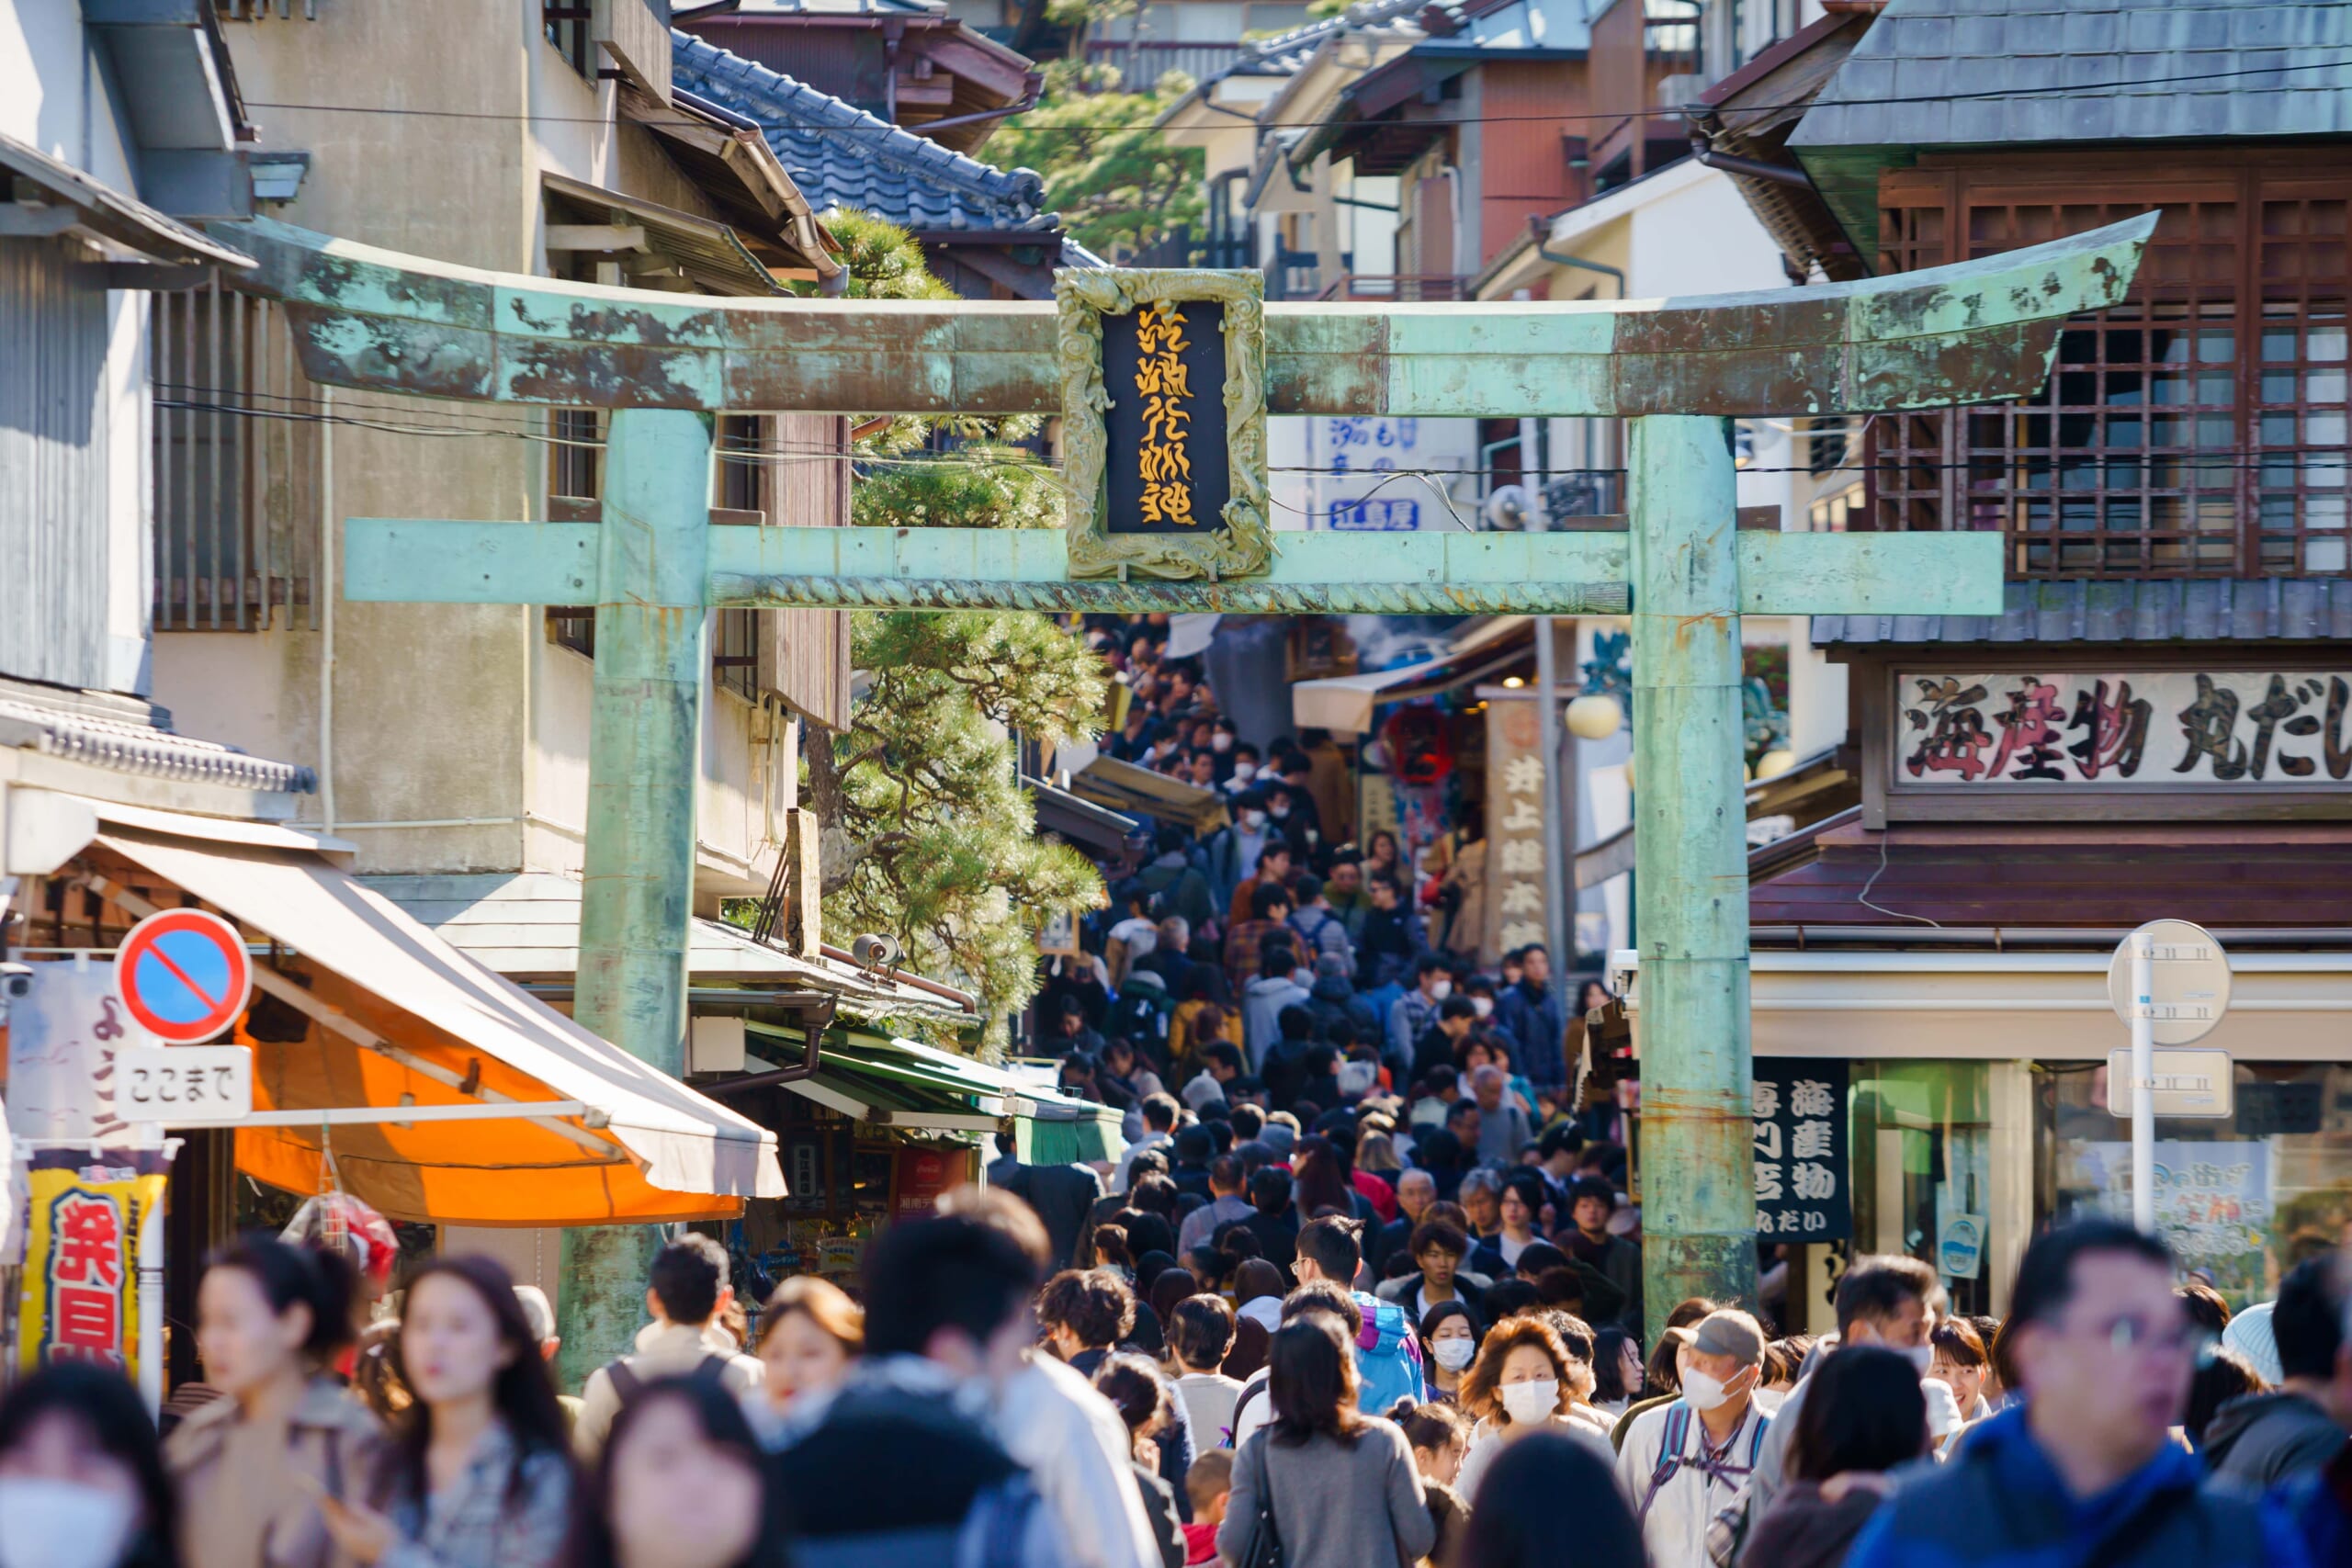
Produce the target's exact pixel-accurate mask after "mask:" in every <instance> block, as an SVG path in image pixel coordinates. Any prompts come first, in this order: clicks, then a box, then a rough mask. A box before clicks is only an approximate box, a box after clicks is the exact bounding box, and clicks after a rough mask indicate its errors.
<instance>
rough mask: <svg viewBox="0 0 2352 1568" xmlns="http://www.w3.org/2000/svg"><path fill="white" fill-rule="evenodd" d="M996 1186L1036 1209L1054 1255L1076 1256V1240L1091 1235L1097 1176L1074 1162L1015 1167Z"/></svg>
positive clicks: (1098, 1190)
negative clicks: (1090, 1221) (1091, 1216)
mask: <svg viewBox="0 0 2352 1568" xmlns="http://www.w3.org/2000/svg"><path fill="white" fill-rule="evenodd" d="M997 1185H999V1186H1000V1187H1002V1188H1003V1189H1004V1190H1006V1191H1008V1192H1010V1193H1012V1195H1013V1196H1014V1197H1016V1198H1019V1199H1021V1200H1022V1201H1023V1202H1026V1203H1027V1204H1028V1205H1029V1206H1030V1207H1031V1208H1033V1209H1035V1210H1036V1211H1037V1217H1038V1218H1039V1219H1040V1220H1043V1221H1044V1222H1045V1224H1046V1239H1047V1240H1048V1241H1050V1242H1051V1243H1052V1244H1053V1248H1054V1256H1055V1257H1056V1258H1060V1259H1065V1260H1072V1259H1075V1258H1077V1257H1078V1244H1079V1241H1080V1238H1082V1237H1083V1236H1086V1235H1091V1234H1092V1227H1091V1226H1090V1225H1089V1224H1087V1220H1088V1218H1089V1217H1090V1213H1091V1210H1092V1209H1093V1207H1094V1201H1095V1200H1096V1199H1097V1198H1099V1197H1100V1196H1101V1195H1102V1192H1103V1183H1102V1180H1101V1179H1100V1178H1098V1177H1097V1176H1096V1175H1095V1174H1094V1173H1093V1172H1092V1171H1091V1170H1080V1168H1078V1167H1076V1166H1074V1165H1024V1166H1018V1167H1016V1168H1014V1170H1013V1173H1012V1179H1010V1180H1006V1181H1001V1182H999V1183H998V1184H997ZM1087 1261H1088V1262H1090V1263H1091V1262H1092V1261H1093V1259H1092V1258H1089V1259H1087Z"/></svg>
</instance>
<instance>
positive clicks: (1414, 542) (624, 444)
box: [235, 214, 2155, 1368]
mask: <svg viewBox="0 0 2352 1568" xmlns="http://www.w3.org/2000/svg"><path fill="white" fill-rule="evenodd" d="M2154 222H2155V219H2154V215H2153V214H2151V215H2148V216H2145V217H2143V218H2139V219H2134V220H2131V221H2128V222H2125V223H2120V224H2116V225H2113V226H2111V227H2109V228H2106V229H2101V230H2098V231H2093V232H2091V233H2087V234H2084V235H2081V236H2078V237H2076V238H2074V239H2071V240H2065V241H2061V242H2058V243H2053V244H2048V245H2041V246H2036V247H2034V248H2032V249H2030V250H2022V251H2014V252H2010V253H2007V254H2002V255H1996V256H1990V257H1986V258H1985V259H1983V260H1980V261H1975V262H1970V263H1966V264H1963V265H1958V266H1951V267H1943V268H1938V269H1934V270H1931V271H1926V272H1917V273H1909V274H1905V275H1901V276H1894V277H1889V278H1876V279H1870V280H1867V281H1864V282H1860V283H1853V284H1839V285H1832V286H1827V287H1824V288H1803V289H1784V290H1773V291H1770V292H1765V293H1756V294H1741V295H1725V296H1718V297H1709V298H1694V299H1667V300H1651V301H1641V300H1633V301H1608V302H1600V303H1591V304H1586V303H1575V304H1555V303H1549V302H1534V303H1519V302H1514V303H1509V304H1469V305H1453V304H1422V305H1415V304H1401V303H1400V304H1382V305H1339V304H1280V303H1277V304H1270V305H1267V306H1266V307H1265V335H1266V364H1265V372H1264V385H1265V407H1266V409H1267V410H1268V412H1272V413H1277V414H1285V413H1316V414H1391V415H1419V416H1423V417H1473V416H1476V417H1486V416H1496V417H1528V416H1545V415H1560V416H1580V415H1589V416H1601V417H1621V418H1625V419H1628V420H1629V421H1631V430H1632V440H1631V442H1630V469H1631V471H1630V474H1629V486H1628V493H1629V496H1630V502H1631V513H1630V516H1629V517H1628V519H1627V526H1626V527H1624V528H1623V530H1621V531H1614V532H1606V531H1579V532H1574V533H1553V534H1540V535H1483V534H1482V535H1467V534H1456V535H1434V536H1383V537H1381V538H1379V539H1378V540H1376V541H1367V540H1365V539H1363V537H1361V536H1333V535H1329V534H1283V535H1281V536H1277V538H1276V540H1275V545H1274V552H1273V558H1272V561H1271V563H1270V565H1269V567H1268V570H1266V571H1265V572H1264V573H1262V574H1261V575H1259V576H1256V577H1250V578H1241V579H1228V580H1226V581H1217V582H1174V581H1149V580H1145V579H1142V578H1136V579H1135V580H1133V581H1116V580H1112V579H1099V578H1073V577H1072V576H1071V575H1070V574H1069V546H1068V541H1067V538H1066V536H1064V535H1063V534H1061V533H1059V532H1023V533H1012V532H1002V531H993V530H966V529H952V528H941V529H918V530H880V529H832V528H760V529H747V528H717V529H714V528H711V527H709V526H708V507H709V489H710V481H711V470H712V466H711V415H712V413H713V412H725V411H735V412H800V411H808V412H865V413H919V414H936V413H955V412H965V413H994V414H1003V413H1050V412H1056V409H1057V399H1058V397H1059V395H1060V389H1061V385H1062V378H1061V372H1060V369H1059V367H1057V362H1056V313H1055V308H1054V307H1053V306H1052V305H1049V304H1044V303H1028V302H1013V303H989V302H972V301H958V302H955V303H953V304H933V303H929V302H914V301H853V300H823V299H791V300H768V299H726V300H719V299H695V300H682V299H680V298H679V297H678V296H676V295H674V294H657V293H648V292H639V291H634V290H628V289H618V288H598V287H595V286H593V285H585V284H573V283H566V282H561V281H558V280H555V279H549V278H543V277H533V276H517V275H510V274H498V273H487V272H478V271H473V270H470V269H468V268H462V267H455V266H447V265H441V264H438V263H435V262H429V261H424V260H422V259H420V258H416V257H412V256H404V255H400V254H393V253H389V252H383V251H377V250H371V249H368V248H367V247H363V246H356V245H350V244H346V243H341V242H337V241H333V240H329V239H326V238H323V237H322V236H319V235H315V234H311V233H308V232H306V231H300V230H295V229H290V228H288V227H285V226H284V225H280V224H276V223H272V222H266V221H257V222H254V223H251V224H241V225H237V226H235V231H236V234H237V236H238V243H239V245H240V247H241V248H242V249H244V250H246V251H248V252H249V253H250V254H254V256H256V257H257V258H259V261H260V264H261V265H260V266H259V267H258V268H257V269H256V272H255V274H254V275H253V276H250V277H248V278H246V279H244V280H243V287H247V288H253V289H254V290H256V291H258V292H260V293H263V294H266V295H269V296H272V297H274V298H277V299H280V300H282V301H284V303H285V305H286V308H287V311H288V316H289V318H290V319H291V321H292V322H293V325H294V329H295V336H296V341H297V344H298V346H299V348H300V353H301V355H302V362H303V368H304V370H305V372H306V373H307V374H308V375H309V376H310V377H311V379H313V380H316V381H320V382H328V383H333V384H335V385H338V386H350V387H366V388H374V389H383V390H388V391H400V392H408V393H424V394H429V395H434V396H441V397H449V398H462V399H474V400H494V401H508V402H526V403H545V404H549V405H554V406H560V407H588V408H600V409H608V410H612V411H614V412H613V417H612V420H611V425H610V432H609V434H608V437H607V444H606V479H605V495H604V509H603V521H602V522H601V523H599V524H594V525H557V524H544V523H529V522H522V521H517V522H512V523H480V522H432V521H425V522H399V521H390V520H378V519H352V520H351V521H350V522H349V524H348V525H347V530H346V541H345V561H346V570H345V594H346V596H347V597H349V598H352V599H364V600H387V601H433V602H460V603H476V604H590V603H593V604H595V605H596V606H597V609H596V662H595V697H594V718H593V731H592V737H591V761H590V805H589V814H588V822H587V871H586V876H587V881H586V888H585V895H584V899H583V908H582V923H581V953H580V981H579V989H578V993H577V998H578V999H577V1014H578V1017H579V1018H580V1020H581V1021H582V1022H583V1023H585V1024H586V1025H587V1026H588V1027H590V1028H592V1029H594V1030H595V1031H596V1032H598V1033H600V1034H603V1035H604V1036H605V1037H606V1038H608V1039H611V1040H613V1041H615V1042H616V1043H619V1044H621V1045H622V1046H624V1047H625V1048H626V1049H628V1050H629V1051H631V1052H632V1053H634V1054H635V1055H639V1056H640V1057H642V1058H644V1059H646V1060H648V1061H650V1062H652V1063H654V1064H656V1065H657V1066H661V1067H662V1068H663V1069H664V1070H666V1071H669V1072H673V1073H674V1072H676V1071H678V1070H679V1068H680V1067H681V1066H682V1065H683V1040H684V1034H685V1021H686V1010H685V987H686V936H687V931H688V929H689V899H690V893H691V886H692V880H693V867H694V859H695V855H694V845H695V837H694V795H695V772H696V767H697V761H696V758H697V734H698V728H699V722H700V703H701V688H702V682H703V680H704V677H705V672H706V671H707V664H708V660H707V649H706V644H705V631H704V626H705V623H706V620H707V617H706V616H705V615H701V614H699V613H695V614H681V612H686V611H691V612H700V611H702V610H704V609H707V608H708V607H711V606H717V605H777V606H782V605H806V604H817V605H842V606H853V605H864V604H878V605H899V606H910V607H916V608H945V607H960V606H966V605H975V606H977V605H1012V606H1023V607H1032V608H1050V609H1062V608H1069V609H1088V610H1111V609H1144V610H1153V609H1203V610H1290V611H1325V612H1352V611H1371V612H1382V611H1396V612H1405V611H1424V610H1448V611H1465V610H1476V611H1485V612H1501V611H1513V612H1522V613H1531V614H1589V613H1607V614H1630V615H1631V616H1632V620H1633V644H1634V687H1635V689H1636V695H1635V703H1634V759H1635V771H1636V776H1637V777H1639V778H1640V779H1641V780H1642V781H1643V788H1642V789H1641V791H1640V793H1639V795H1638V797H1637V799H1636V802H1635V821H1636V835H1635V843H1636V868H1637V870H1638V872H1639V876H1638V878H1637V895H1636V900H1637V917H1638V923H1639V927H1640V941H1641V951H1642V1012H1643V1019H1644V1027H1643V1033H1644V1046H1643V1063H1642V1146H1641V1151H1640V1153H1641V1167H1640V1168H1641V1177H1642V1198H1643V1210H1644V1225H1645V1242H1646V1246H1645V1290H1646V1295H1647V1303H1648V1307H1649V1313H1650V1316H1651V1319H1652V1326H1653V1328H1655V1326H1656V1324H1657V1321H1658V1319H1659V1318H1660V1316H1661V1314H1663V1312H1664V1311H1665V1309H1666V1308H1667V1307H1668V1305H1670V1304H1671V1303H1674V1302H1675V1301H1677V1300H1679V1299H1680V1298H1682V1297H1684V1296H1687V1295H1691V1294H1696V1293H1702V1292H1703V1293H1706V1294H1711V1295H1714V1296H1718V1297H1723V1298H1727V1299H1728V1298H1742V1299H1748V1298H1752V1297H1753V1295H1754V1285H1755V1248H1754V1242H1755V1203H1754V1196H1753V1171H1752V1166H1751V1155H1750V1129H1751V1122H1750V1119H1749V1116H1748V1109H1747V1088H1748V1077H1749V1059H1748V1006H1747V1001H1748V976H1747V845H1746V831H1745V828H1746V813H1745V810H1744V807H1743V802H1742V785H1743V782H1744V781H1743V778H1742V770H1741V755H1742V751H1741V738H1742V730H1741V722H1740V697H1739V682H1740V673H1741V671H1740V636H1739V616H1740V615H1742V614H1744V613H1760V614H1772V615H1855V614H1861V615H1870V614H1947V615H1950V614H1960V615H1990V614H1995V613H1996V612H1997V611H1998V609H1999V607H2000V603H2001V582H2002V575H2003V573H2002V550H2003V540H2002V536H2000V535H1998V534H1996V533H1986V534H1962V533H1941V534H1912V535H1814V534H1773V533H1742V532H1739V531H1738V530H1737V529H1736V522H1735V513H1736V498H1735V495H1734V479H1735V470H1734V464H1733V459H1732V455H1731V449H1730V443H1729V440H1728V435H1727V432H1726V429H1725V426H1724V420H1725V419H1726V418H1727V417H1730V416H1762V415H1790V414H1799V415H1817V416H1826V415H1839V414H1867V413H1877V412H1895V411H1901V410H1906V409H1923V408H1935V407H1943V406H1949V405H1953V404H1960V403H1970V402H1983V401H1990V400H2000V399H2008V398H2017V397H2022V396H2025V395H2027V394H2029V393H2030V392H2032V391H2033V390H2034V389H2036V388H2038V387H2039V386H2041V383H2042V380H2043V378H2044V377H2045V376H2046V375H2047V373H2048V369H2049V365H2050V361H2051V357H2052V353H2053V351H2054V349H2055V346H2056V343H2057V336H2058V330H2059V326H2060V324H2061V323H2062V322H2063V321H2064V320H2065V319H2066V318H2067V317H2069V316H2071V315H2075V314H2076V313H2078V312H2082V311H2086V310H2101V309H2104V308H2107V307H2109V306H2111V305H2114V304H2117V303H2119V302H2120V301H2121V300H2122V299H2123V298H2124V296H2125V294H2126V292H2127V291H2128V289H2129V288H2130V286H2131V278H2132V276H2133V275H2134V273H2135V271H2136V269H2137V267H2138V264H2139V258H2140V254H2141V250H2142V247H2143V245H2144V243H2145V242H2146V240H2147V238H2148V235H2149V234H2150V232H2151V231H2153V229H2154ZM566 1269H567V1276H568V1288H567V1291H566V1293H565V1298H564V1308H565V1314H564V1315H565V1320H566V1325H565V1329H564V1339H565V1357H566V1361H567V1364H568V1365H570V1366H579V1367H582V1368H584V1367H586V1366H593V1365H594V1364H595V1363H596V1362H597V1361H599V1360H601V1359H604V1358H605V1357H606V1356H608V1355H610V1354H612V1353H614V1352H616V1350H617V1349H619V1348H624V1347H625V1345H626V1343H627V1341H628V1334H629V1332H630V1330H631V1329H633V1328H634V1326H635V1322H636V1315H637V1304H636V1303H637V1300H638V1295H637V1292H638V1290H639V1281H640V1280H641V1278H642V1275H641V1271H640V1269H639V1242H638V1241H637V1240H636V1239H635V1238H633V1237H622V1236H617V1235H596V1234H594V1233H573V1234H572V1235H571V1236H570V1237H568V1239H567V1259H566Z"/></svg>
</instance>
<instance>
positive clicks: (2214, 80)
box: [1792, 0, 2352, 148]
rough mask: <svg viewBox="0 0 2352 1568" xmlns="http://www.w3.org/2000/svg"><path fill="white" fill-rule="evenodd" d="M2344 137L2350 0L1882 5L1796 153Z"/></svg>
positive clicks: (2348, 110) (2350, 86)
mask: <svg viewBox="0 0 2352 1568" xmlns="http://www.w3.org/2000/svg"><path fill="white" fill-rule="evenodd" d="M2346 134H2352V0H1894V4H1892V5H1890V6H1887V7H1886V9H1885V10H1884V11H1883V12H1882V13H1881V14H1880V16H1879V17H1878V19H1877V21H1876V22H1874V23H1873V24H1872V25H1871V29H1870V31H1869V33H1868V34H1866V35H1865V36H1864V37H1863V39H1862V40H1861V42H1860V44H1859V45H1858V46H1856V48H1855V50H1854V52H1853V54H1852V56H1851V57H1850V58H1849V59H1848V60H1847V62H1846V63H1845V64H1844V65H1843V66H1842V67H1840V68H1839V70H1838V74H1837V75H1836V76H1835V77H1834V78H1832V79H1831V81H1830V83H1829V85H1827V86H1826V87H1825V88H1823V89H1822V92H1821V96H1820V97H1819V98H1818V99H1817V100H1816V101H1815V104H1814V106H1813V107H1812V109H1811V110H1810V111H1809V112H1808V113H1807V114H1806V115H1805V118H1804V125H1803V126H1802V127H1801V128H1800V129H1799V130H1798V131H1797V133H1796V135H1795V137H1794V138H1793V139H1792V145H1795V146H1797V147H1801V148H1812V147H1818V148H1830V147H1885V146H1911V147H1931V146H1968V145H1982V144H1986V143H2015V142H2047V141H2142V140H2154V139H2159V138H2163V139H2177V138H2184V137H2194V138H2219V137H2244V136H2323V135H2337V136H2341V135H2346Z"/></svg>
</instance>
